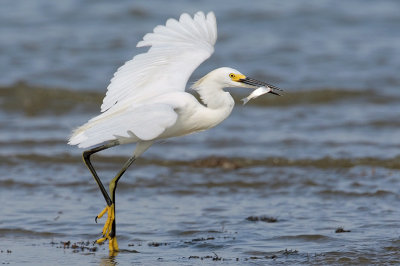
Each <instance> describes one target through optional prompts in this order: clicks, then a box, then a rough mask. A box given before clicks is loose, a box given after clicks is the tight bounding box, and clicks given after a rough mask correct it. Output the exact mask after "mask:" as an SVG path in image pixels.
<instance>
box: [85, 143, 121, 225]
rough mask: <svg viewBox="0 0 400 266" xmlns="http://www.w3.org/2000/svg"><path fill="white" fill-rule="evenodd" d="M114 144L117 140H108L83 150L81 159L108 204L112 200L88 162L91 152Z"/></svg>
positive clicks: (109, 204)
mask: <svg viewBox="0 0 400 266" xmlns="http://www.w3.org/2000/svg"><path fill="white" fill-rule="evenodd" d="M116 145H118V142H116V141H113V142H109V143H106V144H104V145H101V146H98V147H95V148H93V149H90V150H87V151H84V152H83V154H82V157H83V161H84V162H85V164H86V166H87V168H89V170H90V172H91V173H92V175H93V177H94V179H95V180H96V183H97V185H98V186H99V188H100V190H101V193H102V194H103V197H104V199H105V200H106V203H107V205H108V206H111V204H112V200H111V198H110V196H109V195H108V193H107V191H106V189H105V188H104V185H103V183H102V182H101V180H100V178H99V176H98V175H97V173H96V170H94V167H93V165H92V163H91V162H90V156H91V155H92V154H94V153H96V152H99V151H102V150H105V149H108V148H111V147H114V146H116ZM96 220H97V217H96Z"/></svg>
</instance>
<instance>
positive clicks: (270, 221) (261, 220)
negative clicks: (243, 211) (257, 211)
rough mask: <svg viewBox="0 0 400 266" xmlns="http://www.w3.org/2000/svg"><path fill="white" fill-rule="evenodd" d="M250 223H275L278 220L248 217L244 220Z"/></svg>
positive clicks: (264, 217)
mask: <svg viewBox="0 0 400 266" xmlns="http://www.w3.org/2000/svg"><path fill="white" fill-rule="evenodd" d="M246 220H247V221H250V222H258V221H260V222H265V223H276V222H277V221H278V219H276V218H274V217H271V216H249V217H247V218H246Z"/></svg>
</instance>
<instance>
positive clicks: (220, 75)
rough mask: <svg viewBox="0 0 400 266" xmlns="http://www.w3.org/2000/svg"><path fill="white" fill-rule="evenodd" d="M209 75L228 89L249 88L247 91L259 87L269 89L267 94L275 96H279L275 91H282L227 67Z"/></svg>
mask: <svg viewBox="0 0 400 266" xmlns="http://www.w3.org/2000/svg"><path fill="white" fill-rule="evenodd" d="M210 74H211V76H212V78H213V79H214V81H215V82H219V83H222V84H221V85H222V86H223V87H226V88H229V87H240V88H249V89H255V88H259V87H263V86H264V87H269V88H270V89H271V91H269V93H272V94H275V95H278V96H279V95H280V94H279V93H277V92H276V91H282V90H281V89H279V88H278V87H276V86H273V85H271V84H269V83H266V82H263V81H259V80H256V79H253V78H250V77H247V76H245V75H243V74H242V73H240V72H239V71H238V70H236V69H233V68H229V67H221V68H218V69H215V70H214V71H212V72H210V73H209V75H210Z"/></svg>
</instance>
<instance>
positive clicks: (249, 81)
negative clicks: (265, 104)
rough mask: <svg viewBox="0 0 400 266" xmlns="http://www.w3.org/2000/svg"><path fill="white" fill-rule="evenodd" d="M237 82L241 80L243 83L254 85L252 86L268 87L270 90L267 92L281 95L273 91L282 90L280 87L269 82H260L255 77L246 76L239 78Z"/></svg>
mask: <svg viewBox="0 0 400 266" xmlns="http://www.w3.org/2000/svg"><path fill="white" fill-rule="evenodd" d="M239 82H242V83H244V84H247V85H250V86H254V87H268V88H270V89H271V91H270V92H269V93H272V94H275V95H278V96H281V95H280V94H279V93H277V92H275V91H274V90H277V91H283V90H282V89H280V88H278V87H276V86H274V85H271V84H268V83H266V82H262V81H259V80H256V79H252V78H248V77H246V78H245V79H240V80H239Z"/></svg>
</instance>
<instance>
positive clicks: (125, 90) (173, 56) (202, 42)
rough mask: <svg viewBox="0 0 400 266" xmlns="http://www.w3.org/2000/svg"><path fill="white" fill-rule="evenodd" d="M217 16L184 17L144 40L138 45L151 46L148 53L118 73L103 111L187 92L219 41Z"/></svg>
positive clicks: (134, 59)
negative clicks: (197, 70)
mask: <svg viewBox="0 0 400 266" xmlns="http://www.w3.org/2000/svg"><path fill="white" fill-rule="evenodd" d="M216 32H217V24H216V19H215V15H214V13H212V12H210V13H208V14H207V17H205V15H204V13H202V12H198V13H197V14H196V15H195V16H194V19H192V18H191V17H190V16H189V15H188V14H182V15H181V17H180V19H179V21H177V20H175V19H169V20H168V21H167V23H166V25H165V26H157V27H155V28H154V31H153V33H148V34H146V35H145V36H144V37H143V41H140V42H139V43H138V44H137V46H138V47H144V46H151V48H150V49H149V50H148V52H147V53H143V54H139V55H137V56H135V57H134V58H133V59H132V60H130V61H128V62H126V63H125V64H124V65H123V66H122V67H120V68H119V69H118V71H117V72H116V73H115V74H114V77H113V78H112V80H111V83H110V85H109V86H108V90H107V94H106V97H105V98H104V100H103V104H102V106H101V111H102V112H104V111H106V110H108V109H110V108H113V107H114V106H117V105H121V104H124V103H126V102H133V103H143V102H145V101H146V100H147V99H149V98H152V97H154V96H157V95H160V94H163V93H167V92H171V91H184V90H185V86H186V83H187V81H188V79H189V77H190V75H191V74H192V72H193V71H194V70H195V69H196V68H197V67H198V66H199V65H200V64H201V63H202V62H203V61H204V60H206V59H207V58H209V57H210V56H211V54H212V53H213V51H214V44H215V42H216V39H217V34H216Z"/></svg>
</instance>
